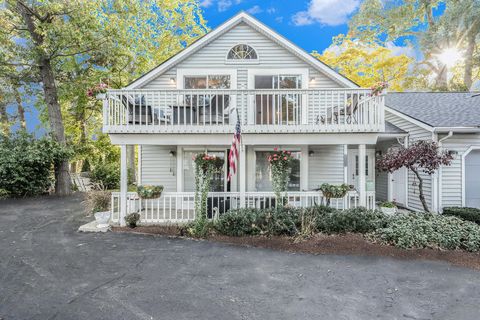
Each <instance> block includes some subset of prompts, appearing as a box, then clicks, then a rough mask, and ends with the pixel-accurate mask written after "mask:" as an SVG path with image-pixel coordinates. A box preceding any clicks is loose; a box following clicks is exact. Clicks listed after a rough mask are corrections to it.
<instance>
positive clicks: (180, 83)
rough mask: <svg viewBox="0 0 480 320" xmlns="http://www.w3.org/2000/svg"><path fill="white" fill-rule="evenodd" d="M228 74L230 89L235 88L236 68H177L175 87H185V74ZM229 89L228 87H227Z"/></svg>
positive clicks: (198, 75) (194, 75) (199, 75)
mask: <svg viewBox="0 0 480 320" xmlns="http://www.w3.org/2000/svg"><path fill="white" fill-rule="evenodd" d="M209 75H210V76H223V75H225V76H230V89H232V90H235V89H237V70H236V69H227V68H225V69H205V68H202V69H197V68H192V69H177V89H185V76H193V77H201V76H204V77H207V76H209ZM192 90H215V89H208V88H207V89H192ZM227 90H229V89H227Z"/></svg>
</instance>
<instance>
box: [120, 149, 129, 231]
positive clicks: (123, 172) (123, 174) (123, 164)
mask: <svg viewBox="0 0 480 320" xmlns="http://www.w3.org/2000/svg"><path fill="white" fill-rule="evenodd" d="M127 176H128V169H127V145H125V144H122V145H121V146H120V217H119V218H120V225H121V226H122V227H123V226H125V225H126V223H125V216H126V215H127V189H128V182H127V180H128V178H127Z"/></svg>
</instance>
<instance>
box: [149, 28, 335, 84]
mask: <svg viewBox="0 0 480 320" xmlns="http://www.w3.org/2000/svg"><path fill="white" fill-rule="evenodd" d="M240 43H245V44H248V45H251V46H252V47H253V48H255V50H256V51H257V54H258V57H259V61H258V63H251V62H250V63H248V64H245V63H242V62H238V63H232V62H231V61H229V62H228V63H226V59H225V58H226V55H227V52H228V51H229V50H230V49H231V48H232V47H233V46H234V45H236V44H240ZM177 68H180V69H188V68H212V69H214V68H232V69H236V70H237V84H238V85H237V88H238V89H242V88H246V87H247V74H248V69H256V68H289V69H291V68H308V70H309V74H310V77H314V78H315V80H314V81H309V87H310V88H339V87H342V85H340V84H339V83H338V82H336V81H334V80H332V79H331V78H330V77H328V76H326V75H325V74H323V73H321V71H318V70H317V69H316V68H314V67H313V66H312V65H310V64H308V63H306V62H305V61H304V60H302V59H300V58H298V57H297V56H295V55H294V54H292V53H291V52H290V51H288V50H287V49H285V48H283V47H282V46H280V45H279V44H277V43H275V42H274V41H272V40H270V39H268V38H267V37H265V36H264V35H262V34H260V33H259V32H258V31H256V30H254V29H253V28H251V27H250V26H248V25H246V24H244V23H241V24H239V25H237V26H235V27H234V28H232V29H231V30H229V31H228V32H226V33H224V34H223V35H221V36H220V37H218V38H217V39H215V40H213V41H212V42H210V43H209V44H207V45H206V46H204V47H203V48H201V49H199V50H198V51H196V52H194V53H193V54H191V55H190V56H189V57H187V58H185V59H184V60H183V61H182V62H180V63H179V64H177V65H176V66H175V67H172V68H171V69H169V70H168V71H166V72H165V73H164V74H161V75H159V76H158V77H156V78H155V79H153V80H152V81H150V82H149V83H147V84H145V85H144V86H143V87H142V88H143V89H175V88H176V84H175V83H172V81H171V80H170V79H171V78H176V74H177V73H176V69H177Z"/></svg>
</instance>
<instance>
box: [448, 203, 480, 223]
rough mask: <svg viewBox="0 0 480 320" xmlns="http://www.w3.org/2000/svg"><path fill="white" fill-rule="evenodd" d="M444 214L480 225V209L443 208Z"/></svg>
mask: <svg viewBox="0 0 480 320" xmlns="http://www.w3.org/2000/svg"><path fill="white" fill-rule="evenodd" d="M443 214H444V215H449V216H456V217H459V218H462V219H464V220H468V221H472V222H475V223H477V224H480V209H477V208H468V207H446V208H443Z"/></svg>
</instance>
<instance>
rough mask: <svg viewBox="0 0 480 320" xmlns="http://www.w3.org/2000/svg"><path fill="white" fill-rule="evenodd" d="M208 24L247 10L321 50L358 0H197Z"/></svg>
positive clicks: (300, 43)
mask: <svg viewBox="0 0 480 320" xmlns="http://www.w3.org/2000/svg"><path fill="white" fill-rule="evenodd" d="M200 5H201V6H202V8H203V10H204V17H205V18H206V19H207V21H208V22H207V23H208V26H209V27H211V28H215V27H216V26H218V25H219V24H221V23H222V22H224V21H225V20H227V19H228V18H230V17H231V16H233V15H235V14H236V13H237V12H239V11H241V10H243V11H246V12H249V13H250V14H252V15H253V16H255V17H256V18H257V19H259V20H261V21H262V22H263V23H265V24H266V25H268V26H269V27H270V28H272V29H274V30H275V31H277V32H278V33H280V34H282V35H283V36H284V37H286V38H288V39H289V40H290V41H292V42H294V43H295V44H297V45H298V46H300V47H301V48H303V49H305V50H306V51H308V52H311V51H312V50H317V51H320V52H321V51H323V50H324V49H325V48H327V47H328V46H329V45H330V44H331V42H332V37H334V36H336V35H338V34H340V33H346V32H347V31H348V26H347V24H346V23H347V21H348V19H349V18H350V17H351V15H352V14H354V13H355V12H356V11H357V9H358V6H359V5H360V1H359V0H341V1H339V0H313V1H311V0H277V1H272V0H264V1H260V0H200Z"/></svg>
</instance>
